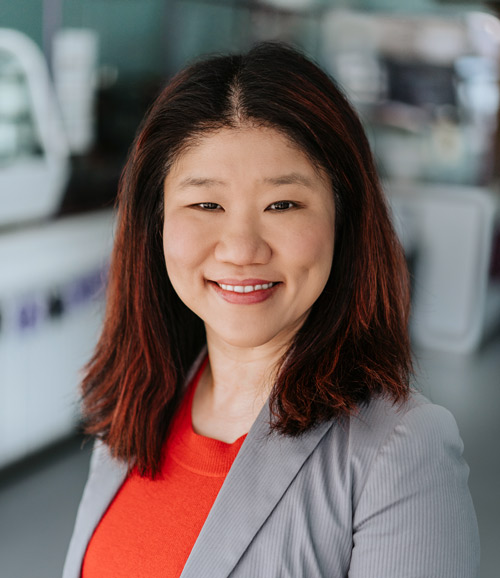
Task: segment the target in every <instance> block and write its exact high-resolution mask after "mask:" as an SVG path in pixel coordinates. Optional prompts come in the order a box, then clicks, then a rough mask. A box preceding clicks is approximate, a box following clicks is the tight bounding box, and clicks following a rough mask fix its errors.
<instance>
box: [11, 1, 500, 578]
mask: <svg viewBox="0 0 500 578" xmlns="http://www.w3.org/2000/svg"><path fill="white" fill-rule="evenodd" d="M497 15H500V1H499V2H498V3H496V2H494V1H491V2H480V1H479V0H478V1H477V2H469V3H463V2H459V1H458V0H456V1H453V0H441V1H438V0H351V1H349V0H16V1H15V2H13V1H11V0H0V576H1V577H2V578H28V577H36V578H54V577H57V576H59V575H60V574H61V571H62V565H63V560H64V555H65V550H66V548H67V545H68V542H69V539H70V534H71V529H72V525H73V522H74V517H75V514H76V508H77V505H78V500H79V498H80V495H81V491H82V488H83V484H84V483H85V478H86V475H87V469H88V459H89V455H90V445H91V444H89V443H87V444H86V445H85V444H83V443H82V441H83V438H82V436H81V435H80V434H79V429H78V426H79V413H78V391H77V388H78V382H79V378H80V375H81V374H80V370H81V367H82V366H83V365H84V364H85V362H86V361H87V360H88V359H89V356H90V355H91V352H92V349H93V346H94V345H95V342H96V339H97V336H98V333H99V327H100V324H101V321H102V314H103V309H104V291H105V287H106V271H107V265H108V261H109V254H110V249H111V245H112V240H113V223H114V212H113V202H114V198H115V195H116V190H117V184H118V179H119V176H120V172H121V169H122V167H123V164H124V160H125V157H126V154H127V150H128V148H129V146H130V144H131V142H132V140H133V138H134V134H135V131H136V129H137V127H138V125H139V123H140V121H141V118H142V117H143V115H144V113H145V111H146V110H147V108H148V106H149V105H150V104H151V103H152V101H153V99H154V98H155V95H156V94H157V93H158V92H159V90H161V88H162V86H164V85H165V84H166V82H167V81H168V79H169V78H171V76H172V75H173V74H174V73H175V72H176V71H178V70H179V69H180V68H181V67H182V66H184V65H185V64H186V62H189V61H190V60H192V59H194V58H196V57H197V56H199V55H201V54H206V53H213V52H220V51H224V52H227V51H241V50H245V49H247V48H248V47H250V46H251V45H252V43H254V42H256V41H259V40H269V39H278V40H284V41H287V42H290V43H292V44H294V45H296V46H298V47H300V48H302V49H303V50H305V51H306V52H307V53H308V54H309V55H310V56H311V57H313V58H314V59H315V60H316V61H317V62H318V63H319V64H320V65H321V66H322V67H323V68H324V69H325V70H326V71H327V72H329V73H330V74H331V75H333V76H334V77H335V79H336V80H337V81H338V83H339V84H340V85H341V86H342V87H343V88H344V89H345V91H346V93H347V94H348V96H349V97H350V99H351V101H352V102H353V104H354V106H355V107H356V108H357V110H358V111H359V114H360V116H361V118H362V120H363V122H364V124H365V127H366V130H367V133H368V135H369V138H370V140H371V142H372V145H373V148H374V151H375V156H376V159H377V163H378V166H379V171H380V174H381V175H382V178H383V182H384V185H385V189H386V192H387V195H388V200H389V203H390V206H391V208H392V210H393V214H394V222H395V225H396V228H397V230H398V233H399V235H400V237H401V240H402V242H403V245H404V248H405V251H406V255H407V259H408V263H409V266H410V269H411V272H412V280H413V317H412V325H411V331H412V339H413V345H414V350H415V360H416V364H417V365H416V367H417V373H416V376H415V386H416V387H417V388H419V389H420V390H422V391H423V392H424V393H425V394H426V395H427V396H428V397H430V398H431V399H432V400H433V401H435V402H436V403H439V404H441V405H444V406H445V407H448V408H449V409H450V410H451V411H452V412H453V414H454V415H455V417H456V419H457V422H458V425H459V428H460V431H461V434H462V437H463V440H464V444H465V453H464V455H465V458H466V460H467V462H468V463H469V465H470V468H471V474H470V487H471V492H472V495H473V499H474V503H475V506H476V511H477V515H478V522H479V528H480V534H481V542H482V569H481V578H498V576H500V550H499V548H498V545H499V544H500V526H499V520H500V451H499V449H498V444H499V441H500V423H499V422H500V211H499V206H500V187H499V173H500V132H499V122H498V121H499V103H500V98H499V97H500V84H499V76H500V21H499V20H498V18H497Z"/></svg>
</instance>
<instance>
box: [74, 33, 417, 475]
mask: <svg viewBox="0 0 500 578" xmlns="http://www.w3.org/2000/svg"><path fill="white" fill-rule="evenodd" d="M242 123H247V124H251V125H258V126H268V127H273V128H275V129H277V130H279V131H281V132H282V133H284V134H286V135H287V136H288V137H289V138H290V139H292V140H293V141H294V142H296V143H297V144H298V145H299V146H300V147H301V148H302V150H303V151H304V152H305V153H307V155H308V156H309V158H310V159H311V160H312V161H313V162H315V163H316V164H317V165H318V166H320V167H321V168H322V169H324V170H325V171H326V172H327V173H328V175H329V177H330V179H331V182H332V185H333V187H332V188H333V191H332V194H334V195H335V203H336V221H337V222H336V233H335V235H336V238H335V254H334V258H333V263H332V269H331V274H330V278H329V279H328V282H327V284H326V286H325V289H324V291H323V293H322V294H321V296H320V297H319V298H318V300H317V301H316V303H315V304H314V305H313V307H312V310H311V312H310V314H309V316H308V318H307V320H306V322H305V324H304V325H303V326H302V328H301V329H300V331H299V332H298V333H297V334H296V335H295V338H294V340H293V342H292V343H291V344H290V347H289V350H288V352H287V354H286V355H285V356H284V358H283V360H282V362H281V365H280V367H279V368H277V378H276V382H275V385H274V389H273V390H272V393H271V397H270V404H271V409H272V412H273V416H274V420H273V424H272V427H273V428H274V429H275V430H278V431H279V432H281V433H282V434H285V435H292V436H293V435H298V434H300V433H302V432H304V431H306V430H307V429H309V428H312V427H314V426H315V425H316V424H318V423H320V422H322V421H324V420H330V419H333V418H341V417H344V416H347V415H349V414H351V413H352V412H354V411H355V410H356V408H357V407H358V406H359V405H360V404H361V403H365V402H368V401H369V399H370V397H371V396H372V395H374V394H383V395H386V396H388V397H389V398H391V399H392V400H393V401H394V402H396V401H402V400H404V399H405V397H406V396H407V394H408V381H409V374H410V371H411V355H410V346H409V338H408V312H409V284H408V273H407V269H406V264H405V260H404V256H403V253H402V250H401V247H400V244H399V242H398V240H397V238H396V236H395V233H394V230H393V227H392V225H391V221H390V218H389V214H388V210H387V207H386V203H385V200H384V196H383V193H382V191H381V187H380V184H379V180H378V176H377V173H376V170H375V167H374V162H373V158H372V155H371V152H370V148H369V145H368V142H367V139H366V136H365V133H364V131H363V128H362V125H361V123H360V121H359V119H358V117H357V115H356V113H355V112H354V111H353V109H352V107H351V106H350V105H349V103H348V101H347V100H346V98H345V96H344V95H343V94H342V93H341V91H340V90H339V89H338V87H337V86H336V85H335V83H334V82H333V81H332V80H331V79H330V78H329V77H328V76H327V75H326V74H325V73H324V72H323V71H322V70H321V69H320V68H319V67H317V66H316V65H315V64H313V63H312V62H311V61H310V60H308V59H307V58H306V57H304V56H303V55H302V54H300V53H298V52H297V51H295V50H294V49H291V48H289V47H287V46H284V45H281V44H275V43H264V44H260V45H257V46H256V47H254V48H253V49H252V50H250V51H249V52H248V53H247V54H244V55H229V56H217V57H212V58H209V59H206V60H204V61H201V62H198V63H196V64H194V65H192V66H190V67H188V68H187V69H185V70H184V71H182V72H180V73H179V74H178V75H177V76H176V77H174V79H173V80H172V81H171V82H170V83H169V84H168V86H167V87H166V88H165V89H164V90H163V92H161V94H160V95H159V97H158V98H157V100H156V102H155V103H154V105H153V106H152V108H151V110H150V111H149V113H148V114H147V115H146V118H145V120H144V122H143V125H142V127H141V129H140V131H139V134H138V136H137V138H136V140H135V142H134V145H133V147H132V149H131V152H130V155H129V159H128V162H127V164H126V167H125V169H124V172H123V175H122V179H121V183H120V189H119V196H118V225H117V230H116V239H115V245H114V251H113V255H112V261H111V267H110V275H109V287H108V302H107V310H106V317H105V322H104V327H103V331H102V335H101V338H100V341H99V343H98V345H97V348H96V351H95V354H94V356H93V358H92V360H91V361H90V363H89V364H88V366H87V372H86V375H85V378H84V380H83V384H82V390H83V402H84V403H83V409H84V419H85V425H86V431H87V432H88V433H90V434H94V435H97V436H99V437H100V438H102V439H103V440H104V442H105V443H106V444H108V445H109V447H110V448H111V451H112V453H113V455H114V456H115V457H117V458H120V459H123V460H125V461H126V462H127V463H128V464H129V465H130V466H132V465H137V467H138V469H139V471H140V472H141V473H142V474H143V475H149V476H154V475H155V473H156V472H157V471H158V468H159V465H160V460H161V448H162V445H163V443H164V441H165V438H166V436H167V433H168V426H169V424H170V422H171V418H172V415H173V413H174V412H175V409H176V407H177V404H178V401H179V399H180V397H181V394H182V389H183V384H184V380H185V378H186V372H187V371H188V369H189V368H190V366H191V365H192V363H193V361H194V359H195V358H196V356H197V354H198V353H199V351H200V350H201V348H202V347H203V344H204V343H205V334H204V327H203V323H202V321H201V320H200V319H199V318H198V317H197V316H196V315H195V314H194V313H192V312H191V311H190V310H189V309H187V307H186V306H185V305H183V303H182V302H181V301H180V299H179V297H178V296H177V295H176V293H175V292H174V290H173V288H172V285H171V283H170V281H169V278H168V276H167V273H166V269H165V263H164V256H163V244H162V224H163V217H162V210H163V209H162V207H163V181H164V179H165V177H166V174H167V172H168V171H169V168H170V167H171V166H172V163H173V162H174V161H175V159H176V158H177V157H178V155H179V154H181V153H182V150H183V148H184V147H186V146H187V145H189V144H190V143H191V142H193V140H194V139H196V137H197V136H199V135H200V134H205V133H207V132H209V131H215V130H217V129H220V128H223V127H235V126H239V125H241V124H242Z"/></svg>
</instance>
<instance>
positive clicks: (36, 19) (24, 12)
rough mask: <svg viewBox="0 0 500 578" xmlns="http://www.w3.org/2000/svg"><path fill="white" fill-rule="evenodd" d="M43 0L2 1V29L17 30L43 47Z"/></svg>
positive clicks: (0, 18)
mask: <svg viewBox="0 0 500 578" xmlns="http://www.w3.org/2000/svg"><path fill="white" fill-rule="evenodd" d="M42 15H43V2H42V0H0V28H15V29H16V30H19V31H20V32H24V33H25V34H27V35H28V36H29V37H30V38H31V39H32V40H34V41H35V42H36V43H37V44H38V45H39V46H40V47H41V46H42V36H43V32H42Z"/></svg>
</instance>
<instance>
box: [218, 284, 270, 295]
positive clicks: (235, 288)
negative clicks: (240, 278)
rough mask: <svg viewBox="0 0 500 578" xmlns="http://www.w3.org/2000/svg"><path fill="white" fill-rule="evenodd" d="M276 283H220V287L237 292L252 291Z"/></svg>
mask: <svg viewBox="0 0 500 578" xmlns="http://www.w3.org/2000/svg"><path fill="white" fill-rule="evenodd" d="M273 285H275V283H263V284H262V285H225V284H224V283H219V287H221V288H222V289H224V291H234V292H235V293H252V292H253V291H261V290H262V289H269V288H271V287H272V286H273Z"/></svg>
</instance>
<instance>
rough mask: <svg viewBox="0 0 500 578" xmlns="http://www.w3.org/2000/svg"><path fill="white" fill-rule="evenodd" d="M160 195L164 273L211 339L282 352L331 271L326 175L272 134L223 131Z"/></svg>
mask: <svg viewBox="0 0 500 578" xmlns="http://www.w3.org/2000/svg"><path fill="white" fill-rule="evenodd" d="M164 190H165V206H164V209H165V211H164V215H165V221H164V230H163V247H164V253H165V262H166V266H167V272H168V275H169V278H170V280H171V282H172V285H173V287H174V289H175V291H176V292H177V294H178V295H179V297H180V298H181V299H182V301H183V302H184V303H185V304H186V305H187V306H188V307H189V308H190V309H191V310H192V311H193V312H194V313H196V314H197V315H198V316H199V317H200V318H201V319H202V320H203V321H204V323H205V327H206V331H207V339H208V340H210V339H217V340H221V341H222V342H223V343H225V344H228V345H232V346H235V347H243V348H255V347H259V346H265V345H275V346H278V347H283V346H286V345H287V344H288V343H289V342H290V340H291V338H292V337H293V335H294V334H295V333H296V331H297V330H298V329H299V328H300V326H301V325H302V324H303V322H304V321H305V319H306V317H307V315H308V313H309V311H310V309H311V307H312V305H313V303H314V302H315V301H316V299H317V298H318V297H319V295H320V294H321V292H322V291H323V288H324V286H325V284H326V282H327V279H328V276H329V274H330V269H331V264H332V258H333V245H334V221H335V206H334V201H333V193H332V189H331V185H330V183H329V180H328V178H327V177H326V175H323V174H321V173H320V172H319V171H318V170H317V169H316V168H315V167H314V165H313V164H312V163H311V162H310V161H309V159H308V158H307V156H306V155H305V154H304V153H303V152H302V150H300V149H299V148H298V147H297V146H296V145H294V144H293V143H292V142H291V141H290V140H288V139H287V138H286V137H285V136H283V135H282V134H281V133H279V132H278V131H276V130H273V129H270V128H250V127H249V128H241V129H222V130H220V131H217V132H215V133H210V134H208V135H206V136H204V137H202V138H201V140H199V141H197V142H196V144H195V145H194V146H192V147H190V148H188V149H187V151H186V152H184V153H183V154H181V156H180V157H179V159H178V160H177V161H176V163H174V166H173V167H172V169H171V171H170V172H169V174H168V176H167V177H166V179H165V184H164Z"/></svg>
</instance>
